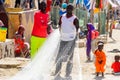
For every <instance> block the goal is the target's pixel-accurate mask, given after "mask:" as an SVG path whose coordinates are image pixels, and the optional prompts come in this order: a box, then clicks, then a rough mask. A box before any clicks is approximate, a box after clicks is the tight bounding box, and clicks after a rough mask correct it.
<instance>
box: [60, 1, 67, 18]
mask: <svg viewBox="0 0 120 80" xmlns="http://www.w3.org/2000/svg"><path fill="white" fill-rule="evenodd" d="M66 8H67V3H62V7H61V9H60V11H59V15H60V16H62V15H63V14H65V13H66Z"/></svg>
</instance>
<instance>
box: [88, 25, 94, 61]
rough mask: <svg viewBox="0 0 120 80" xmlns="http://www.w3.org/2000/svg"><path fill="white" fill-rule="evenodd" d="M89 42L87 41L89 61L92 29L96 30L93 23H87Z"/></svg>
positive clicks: (89, 58)
mask: <svg viewBox="0 0 120 80" xmlns="http://www.w3.org/2000/svg"><path fill="white" fill-rule="evenodd" d="M87 30H88V32H87V36H86V38H87V42H86V55H87V61H90V60H91V55H90V52H91V42H92V30H95V28H94V26H93V25H92V23H87Z"/></svg>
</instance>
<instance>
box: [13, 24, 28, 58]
mask: <svg viewBox="0 0 120 80" xmlns="http://www.w3.org/2000/svg"><path fill="white" fill-rule="evenodd" d="M24 31H25V29H24V27H23V25H20V26H19V28H18V31H17V32H16V33H15V37H14V39H15V57H21V56H22V57H27V56H28V54H26V53H29V50H28V48H29V44H28V43H26V42H25V37H24Z"/></svg>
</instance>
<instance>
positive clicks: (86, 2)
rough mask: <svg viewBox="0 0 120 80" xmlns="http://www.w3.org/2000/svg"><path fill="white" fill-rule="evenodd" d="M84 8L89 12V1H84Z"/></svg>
mask: <svg viewBox="0 0 120 80" xmlns="http://www.w3.org/2000/svg"><path fill="white" fill-rule="evenodd" d="M84 6H85V7H86V9H87V10H88V11H89V10H90V0H84Z"/></svg>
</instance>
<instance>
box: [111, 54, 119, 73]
mask: <svg viewBox="0 0 120 80" xmlns="http://www.w3.org/2000/svg"><path fill="white" fill-rule="evenodd" d="M114 59H115V62H113V63H112V65H111V68H112V69H113V74H120V62H119V60H120V56H119V55H115V57H114Z"/></svg>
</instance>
